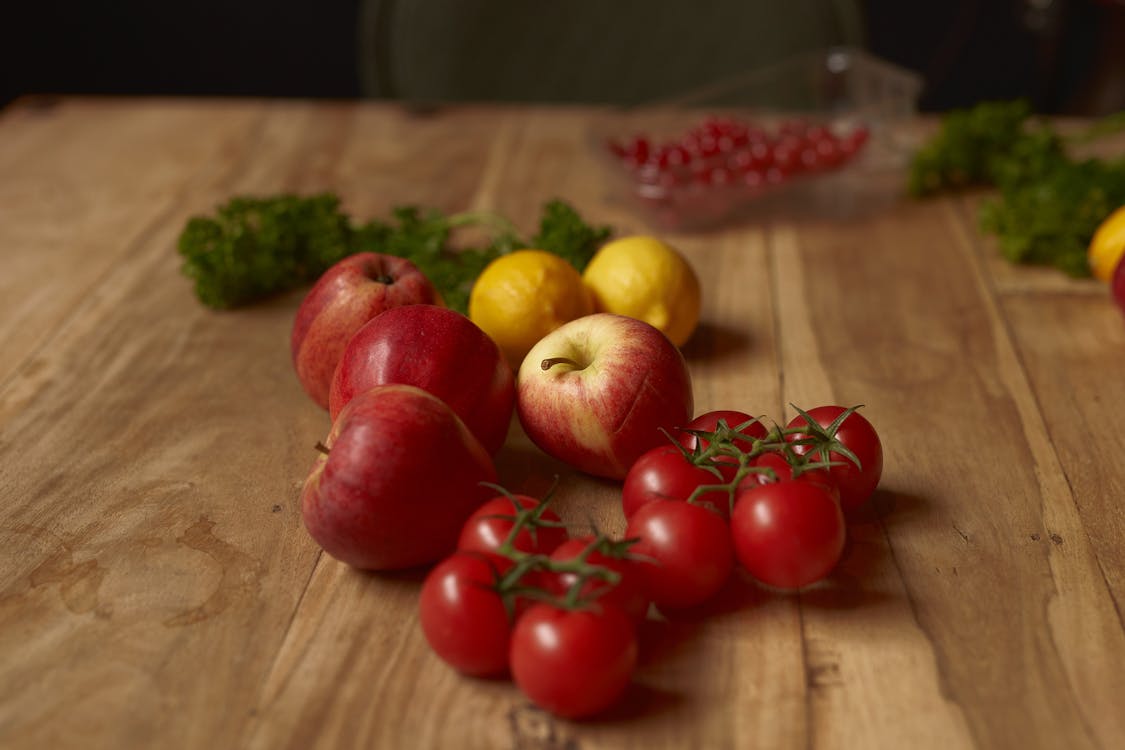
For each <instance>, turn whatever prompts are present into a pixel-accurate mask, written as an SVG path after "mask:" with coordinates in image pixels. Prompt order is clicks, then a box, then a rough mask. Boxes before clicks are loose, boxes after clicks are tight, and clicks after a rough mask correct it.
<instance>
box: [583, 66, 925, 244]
mask: <svg viewBox="0 0 1125 750" xmlns="http://www.w3.org/2000/svg"><path fill="white" fill-rule="evenodd" d="M921 85H922V83H921V78H920V77H919V76H918V75H916V74H915V73H912V72H910V71H908V70H905V69H902V68H899V67H897V66H895V65H892V64H890V63H887V62H886V61H883V60H880V59H878V58H876V57H874V56H872V55H870V54H868V53H866V52H863V51H862V50H857V49H853V48H847V47H842V48H832V49H829V50H825V51H820V52H814V53H809V54H805V55H801V56H798V57H795V58H793V59H790V60H786V61H784V62H780V63H777V64H774V65H770V66H768V67H765V68H760V69H756V70H752V71H749V72H747V73H744V74H741V75H738V76H736V77H734V78H730V79H727V80H724V81H720V82H718V83H716V84H713V85H710V86H707V87H706V88H704V89H700V90H698V91H695V92H693V93H690V94H687V95H684V96H680V97H676V98H674V99H669V100H665V101H661V102H653V103H649V104H644V105H639V106H637V107H633V108H629V109H624V110H615V111H610V112H607V113H606V114H605V115H604V116H603V117H601V118H600V119H599V120H598V121H597V122H596V124H595V125H593V126H592V128H591V132H590V143H591V147H592V148H593V149H594V152H595V154H596V155H597V157H598V159H599V161H600V162H601V163H602V165H603V166H604V167H605V168H606V169H607V170H608V171H609V173H610V175H611V178H612V180H613V183H614V189H615V191H616V192H617V194H619V195H622V196H624V197H626V198H627V200H629V201H630V202H631V203H634V204H635V205H636V206H639V207H640V209H641V210H642V211H643V213H644V214H646V215H647V217H648V218H649V220H650V221H651V222H652V223H653V224H655V225H656V226H657V227H659V228H660V229H662V230H666V231H691V230H699V229H706V228H714V227H716V226H721V225H723V224H727V223H730V222H732V221H736V220H740V219H742V220H745V219H750V218H770V217H780V216H786V217H825V218H847V217H855V216H858V215H860V214H864V213H866V212H869V211H871V210H874V209H877V208H879V207H880V206H883V205H886V204H887V203H888V202H890V201H893V200H894V199H896V198H897V197H898V196H899V195H900V194H901V193H902V187H903V180H904V167H905V166H906V164H907V162H908V160H909V157H910V155H911V153H912V149H913V143H912V140H911V138H910V134H909V129H908V127H907V126H908V124H909V121H910V119H911V117H912V116H913V115H915V114H916V112H917V99H918V94H919V92H920V91H921ZM822 142H824V143H826V144H828V145H822Z"/></svg>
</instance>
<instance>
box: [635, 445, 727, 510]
mask: <svg viewBox="0 0 1125 750" xmlns="http://www.w3.org/2000/svg"><path fill="white" fill-rule="evenodd" d="M692 437H694V435H693V436H692ZM715 468H716V469H717V471H718V474H716V473H715V472H714V471H711V470H710V469H708V468H706V467H703V466H696V465H695V464H693V463H692V462H691V461H689V460H688V459H686V458H684V454H683V453H681V452H680V449H679V448H677V447H676V446H674V445H660V446H657V447H656V448H653V449H652V450H650V451H648V452H646V453H644V454H642V455H641V457H640V458H638V459H637V460H636V461H635V462H634V463H633V465H632V467H630V469H629V473H628V474H626V475H625V482H624V484H623V485H622V487H621V508H622V510H623V511H624V512H625V518H632V516H633V514H634V513H636V512H637V509H638V508H640V507H641V506H642V505H645V504H646V503H651V502H653V501H654V500H687V499H688V498H689V497H691V493H693V492H695V489H696V488H697V487H699V486H700V485H701V484H727V483H729V482H730V481H731V480H732V479H733V478H734V473H735V471H736V470H737V467H736V466H734V465H731V464H727V465H726V466H722V465H720V466H716V467H715ZM699 500H700V501H701V502H704V503H706V504H707V505H709V506H710V507H712V508H714V509H715V510H716V511H717V512H718V513H719V514H720V515H722V516H723V517H724V518H726V517H728V516H730V495H729V493H727V492H725V491H722V490H712V491H710V492H707V493H705V494H703V495H701V496H700V497H699Z"/></svg>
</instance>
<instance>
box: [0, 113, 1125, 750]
mask: <svg viewBox="0 0 1125 750" xmlns="http://www.w3.org/2000/svg"><path fill="white" fill-rule="evenodd" d="M597 116H598V110H595V109H583V108H552V107H536V108H520V107H484V106H477V107H459V108H450V109H447V110H442V111H437V112H425V113H411V112H407V111H405V110H402V109H399V108H396V107H395V106H392V105H388V104H376V103H364V104H357V103H346V102H320V103H313V102H303V101H257V100H255V101H243V100H220V101H215V100H206V101H183V100H113V99H80V98H78V99H69V98H63V99H59V100H53V101H41V100H28V101H24V102H21V103H19V104H17V105H15V106H13V107H9V108H8V109H7V110H6V111H5V112H4V113H3V114H2V115H0V258H2V259H3V270H2V272H0V351H2V352H3V357H2V358H0V745H2V746H4V747H5V748H45V747H77V746H81V747H114V748H120V747H157V746H161V747H185V748H188V747H190V748H199V747H214V748H234V747H252V748H278V747H294V748H298V747H299V748H320V747H348V746H362V747H379V748H384V747H385V748H405V747H411V748H415V747H456V748H506V747H512V748H521V749H532V748H600V747H608V748H645V750H657V748H676V749H677V750H679V749H682V748H696V747H707V748H747V747H815V748H832V747H844V748H857V747H862V748H902V747H940V748H965V747H982V748H983V747H989V748H993V747H1021V748H1029V747H1044V748H1062V747H1065V748H1087V747H1104V748H1110V747H1122V746H1125V711H1122V710H1121V707H1122V696H1123V695H1125V669H1123V667H1125V627H1123V620H1122V610H1123V608H1125V511H1123V510H1122V503H1121V500H1122V498H1123V497H1125V460H1123V459H1122V456H1125V437H1123V436H1125V430H1122V429H1121V425H1122V424H1123V423H1125V324H1123V321H1122V318H1121V315H1120V313H1119V312H1118V311H1117V310H1116V308H1115V307H1114V306H1113V305H1112V303H1111V302H1110V301H1109V299H1108V296H1107V293H1106V289H1105V287H1104V285H1102V284H1100V283H1098V282H1094V281H1089V280H1086V281H1076V280H1072V279H1068V278H1065V277H1064V276H1062V275H1061V274H1059V273H1056V272H1054V271H1051V270H1045V269H1032V268H1022V267H1014V266H1011V265H1009V264H1008V263H1006V262H1005V261H1003V260H1002V259H1000V258H999V256H998V254H997V251H996V248H995V245H994V242H993V241H992V240H991V238H989V237H986V236H983V235H982V234H980V233H979V232H978V230H977V228H976V222H975V202H976V201H977V200H978V199H979V196H976V197H956V198H942V199H937V200H931V201H926V202H912V201H908V200H903V201H901V202H898V203H896V204H895V205H893V206H892V207H891V208H889V209H888V210H886V211H883V212H880V213H877V214H875V215H872V216H869V217H866V218H862V219H860V220H856V221H848V222H817V221H799V222H798V221H787V220H781V219H778V220H774V221H770V222H766V223H761V222H759V223H752V224H746V225H743V226H739V227H736V228H732V229H727V230H723V231H718V232H711V233H699V234H688V233H682V234H676V235H668V239H670V240H671V241H672V242H673V243H674V244H676V245H677V246H678V247H680V248H681V249H682V251H683V252H684V253H685V254H686V255H687V256H689V258H690V259H691V261H692V262H693V263H694V265H695V267H696V269H697V270H698V273H699V275H700V276H701V278H702V281H703V288H704V313H703V323H702V325H701V328H700V330H699V331H698V332H697V334H696V336H695V337H694V338H693V340H692V341H691V342H689V344H688V345H687V346H686V347H685V350H684V351H685V355H686V357H687V360H688V362H689V365H690V368H691V372H692V375H693V378H694V387H695V397H696V405H697V410H698V411H703V410H706V409H712V408H738V409H742V410H744V411H749V412H752V413H759V414H767V415H771V416H775V418H778V419H781V418H783V417H784V416H787V415H788V414H790V413H791V412H790V411H789V409H788V407H787V406H786V405H787V404H791V403H793V404H798V405H810V406H811V405H814V404H818V403H844V404H857V403H863V404H865V405H866V406H865V407H864V413H865V414H866V415H867V417H868V418H869V419H870V420H871V421H872V422H873V423H874V424H875V425H876V426H877V428H878V429H879V431H880V433H881V435H882V436H883V440H884V445H885V451H886V467H885V472H884V476H883V481H882V484H881V489H880V491H879V493H878V495H877V497H876V498H875V500H874V502H873V505H872V511H871V512H870V513H869V514H868V515H867V516H866V517H864V518H861V519H859V520H858V521H857V522H856V523H854V524H853V525H852V526H851V528H850V532H849V533H850V544H849V548H848V551H847V555H846V557H845V559H844V560H843V562H842V563H841V565H840V566H839V568H838V569H837V571H836V572H835V573H834V574H833V575H832V576H831V578H830V580H829V581H827V582H826V584H825V585H822V586H819V587H816V588H814V589H812V590H809V591H805V592H802V593H800V594H799V595H795V594H789V595H786V594H778V593H773V592H768V591H765V590H762V589H760V588H757V587H755V586H754V585H752V584H751V583H749V582H747V581H745V580H742V579H739V580H737V581H736V582H735V583H734V584H732V586H731V587H730V590H729V591H727V592H725V596H724V597H723V598H722V599H721V600H720V601H719V602H717V603H716V604H715V605H714V606H712V607H709V608H707V609H706V610H705V611H700V612H696V613H693V614H690V615H679V616H677V617H675V618H672V619H670V620H668V621H666V622H659V621H651V622H648V623H646V624H645V626H644V628H643V629H642V633H641V638H642V645H643V651H642V660H641V664H640V667H639V670H638V673H637V675H636V679H635V684H634V685H633V686H632V687H631V688H630V690H629V692H628V693H627V695H626V697H625V699H624V701H623V702H622V703H621V705H620V706H619V707H617V708H616V709H614V710H613V711H612V712H611V713H610V714H609V715H607V716H605V717H603V718H601V719H599V720H596V721H591V722H586V723H570V722H563V721H556V720H553V719H551V718H549V717H548V716H546V715H545V714H543V713H542V712H540V711H538V710H536V709H534V708H532V707H531V706H530V705H529V704H528V702H527V701H526V700H525V699H523V698H522V697H521V695H520V694H519V693H518V691H517V690H516V689H515V688H514V687H513V686H511V685H510V684H509V683H506V682H503V681H493V682H488V681H475V680H470V679H466V678H462V677H460V676H458V675H456V674H455V673H453V672H452V671H451V670H450V669H448V668H446V667H445V666H444V665H443V664H442V663H441V662H439V661H438V660H437V658H436V657H435V656H433V655H432V654H431V652H430V650H429V648H428V647H427V645H426V643H425V641H424V639H423V637H422V634H421V632H420V629H419V627H418V624H417V617H416V611H415V603H416V597H417V593H418V588H419V581H420V580H421V573H418V572H411V573H401V574H394V575H373V574H365V573H360V572H357V571H355V570H352V569H349V568H348V567H346V566H345V565H343V564H340V563H338V562H337V561H335V560H333V559H332V558H330V557H328V556H327V555H323V554H321V553H320V551H319V549H318V548H317V547H316V545H315V544H314V543H313V542H312V541H311V539H310V538H309V537H308V535H307V534H306V532H305V531H304V529H303V527H302V525H301V520H300V514H299V504H298V493H299V488H300V485H301V483H302V481H303V479H304V476H305V474H306V473H307V471H308V470H309V468H310V467H311V465H312V463H313V460H314V457H315V451H314V445H315V443H316V442H317V441H318V440H319V439H321V438H322V437H323V436H324V435H325V434H326V433H327V429H328V417H327V415H326V414H325V413H324V412H322V411H320V410H319V409H318V408H317V407H315V406H314V405H313V404H312V403H311V402H310V401H309V400H308V399H307V398H306V397H305V396H304V395H303V392H302V391H301V388H300V386H299V385H298V383H297V380H296V378H295V376H294V374H293V371H292V368H291V364H290V360H289V349H288V336H289V330H290V326H291V325H292V320H293V316H294V312H295V310H296V308H297V306H298V304H299V303H300V299H301V295H302V293H303V292H302V291H297V292H294V293H291V294H288V295H285V296H283V297H281V298H277V299H274V300H271V301H269V302H266V303H263V304H260V305H256V306H253V307H248V308H245V309H243V310H239V311H233V312H215V311H211V310H208V309H205V308H204V307H203V306H201V305H200V304H199V303H198V302H197V301H196V299H195V298H194V297H193V295H192V291H191V288H190V285H189V284H188V282H187V281H186V280H185V279H184V277H182V276H181V275H180V272H179V263H178V257H177V255H176V253H175V244H176V239H177V236H178V234H179V232H180V230H181V229H182V227H183V225H184V223H185V221H186V220H187V219H188V217H190V216H192V215H198V214H202V213H209V212H210V211H212V210H213V209H214V207H215V206H216V205H217V204H219V203H221V202H223V201H225V200H226V199H228V198H229V197H231V196H233V195H236V194H263V195H264V194H271V193H276V192H281V191H299V192H311V191H315V190H322V189H325V190H333V191H336V192H338V193H339V194H340V195H341V196H342V197H343V200H344V205H345V208H346V209H347V210H348V211H349V213H351V214H352V215H354V216H357V217H364V218H367V217H372V216H377V215H384V214H385V213H386V212H388V211H389V210H390V208H391V207H392V206H395V205H400V204H407V203H416V204H422V205H428V206H434V207H436V208H439V209H443V210H450V211H452V210H460V209H465V208H471V207H476V208H493V209H497V210H499V211H501V212H502V213H505V214H506V215H508V216H510V217H511V218H512V219H514V220H515V222H516V223H517V224H518V225H520V226H522V227H527V228H530V227H531V225H532V224H533V222H534V221H535V220H536V219H537V217H538V213H539V208H540V206H541V205H542V204H543V202H544V201H546V200H548V199H550V198H553V197H563V198H566V199H567V200H569V201H571V202H572V203H573V204H574V205H575V206H576V207H577V208H578V209H579V210H580V211H581V212H582V213H583V214H584V215H585V216H587V217H588V218H590V219H591V220H594V221H600V222H606V223H609V224H612V225H613V226H614V227H615V228H616V229H617V231H618V233H620V234H626V233H633V232H644V231H650V228H649V227H648V226H647V225H646V224H645V222H644V219H643V217H641V216H639V215H638V214H635V213H634V212H633V211H632V210H631V209H630V208H629V207H628V206H626V205H623V204H621V203H619V202H618V201H617V200H615V199H614V197H613V194H612V191H611V190H610V189H609V187H608V185H607V183H606V181H605V178H604V175H603V174H602V172H601V171H600V170H599V169H598V168H597V167H596V166H595V164H594V162H593V160H592V157H591V156H590V154H589V151H588V147H587V145H586V144H585V142H584V140H583V132H584V131H585V128H586V126H587V125H588V124H589V123H590V122H591V120H592V119H593V118H595V117H597ZM498 466H499V471H500V476H501V480H502V481H503V482H504V483H505V484H507V485H508V486H510V487H513V488H517V489H521V490H525V491H528V492H530V493H533V494H534V493H542V491H543V490H545V489H546V488H547V486H548V485H549V484H550V482H551V478H552V477H553V475H554V474H555V473H556V472H559V471H560V470H561V472H562V481H561V485H560V488H559V493H558V500H557V502H558V507H559V508H560V510H561V511H562V513H563V515H564V516H565V517H566V518H567V519H569V520H574V521H584V520H586V519H589V518H594V519H596V520H597V521H598V522H599V523H601V524H603V525H604V527H606V528H608V529H610V530H613V531H619V530H620V529H621V528H622V526H623V523H622V518H621V514H620V505H619V496H620V494H619V493H620V490H619V486H618V485H615V484H614V483H611V482H606V481H600V480H595V479H591V478H587V477H583V476H579V475H576V474H574V473H573V472H569V471H567V470H565V468H563V467H561V466H560V465H559V464H557V463H555V462H553V461H552V460H551V459H549V458H547V457H546V456H544V455H543V454H541V453H539V452H538V451H537V450H536V449H535V448H534V447H533V446H531V444H530V443H529V442H528V441H527V439H526V437H524V436H522V434H521V433H519V431H518V428H517V429H516V430H515V431H514V432H513V434H512V436H511V438H510V440H509V443H508V444H507V445H506V446H505V448H504V449H503V450H502V451H501V454H500V456H499V458H498Z"/></svg>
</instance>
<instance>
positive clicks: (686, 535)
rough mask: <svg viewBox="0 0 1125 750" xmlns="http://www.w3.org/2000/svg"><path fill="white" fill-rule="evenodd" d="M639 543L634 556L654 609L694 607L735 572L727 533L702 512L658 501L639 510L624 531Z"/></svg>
mask: <svg viewBox="0 0 1125 750" xmlns="http://www.w3.org/2000/svg"><path fill="white" fill-rule="evenodd" d="M625 537H626V538H627V539H639V540H640V541H638V542H637V543H636V544H635V545H633V548H632V552H633V554H634V555H636V556H637V557H642V558H644V557H647V558H650V561H644V562H642V563H641V565H640V569H641V571H642V572H643V573H644V577H645V588H646V590H647V592H648V595H649V597H650V598H651V599H652V601H653V603H654V604H656V606H657V607H668V608H680V607H693V606H695V605H697V604H702V603H703V602H705V601H707V600H708V599H710V598H711V597H712V596H713V595H714V594H715V593H716V592H718V590H719V589H721V588H722V587H723V584H725V583H726V581H727V578H729V577H730V573H731V570H732V569H733V568H734V552H733V550H732V547H731V536H730V528H729V527H728V526H727V523H726V521H724V520H723V518H722V516H720V515H719V514H718V513H715V512H714V511H712V510H710V509H709V508H708V507H706V506H701V505H692V504H690V503H684V502H677V501H674V500H656V501H654V502H651V503H646V504H645V505H643V506H641V507H640V508H638V509H637V512H636V513H634V514H633V517H632V518H630V519H629V523H628V525H627V526H626V530H625Z"/></svg>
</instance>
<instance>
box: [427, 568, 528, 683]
mask: <svg viewBox="0 0 1125 750" xmlns="http://www.w3.org/2000/svg"><path fill="white" fill-rule="evenodd" d="M511 564H512V563H511V561H509V560H507V559H506V558H503V557H499V556H497V555H489V554H484V553H478V552H455V553H453V554H452V555H450V556H449V557H447V558H446V559H445V560H443V561H442V562H440V563H438V564H437V565H436V566H435V567H434V568H433V570H431V571H430V573H429V575H427V576H426V580H425V581H424V582H423V583H422V591H421V594H420V595H419V599H418V607H419V619H420V621H421V623H422V632H423V633H424V634H425V636H426V641H427V642H428V643H429V644H430V647H431V648H432V649H433V650H434V651H435V652H436V653H437V655H438V656H439V657H441V659H442V660H443V661H444V662H445V663H447V664H449V665H450V666H451V667H453V668H454V669H456V670H457V671H459V672H462V673H464V674H467V675H472V676H474V677H498V676H501V675H503V674H505V673H506V672H507V671H508V650H509V641H510V637H511V631H512V625H511V620H510V618H509V616H508V611H507V609H506V608H505V606H504V601H503V599H502V598H501V596H500V594H499V593H498V592H497V591H496V589H495V585H496V583H497V581H498V580H499V577H500V576H501V575H502V574H503V572H504V571H505V570H507V569H508V568H509V567H510V566H511Z"/></svg>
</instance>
